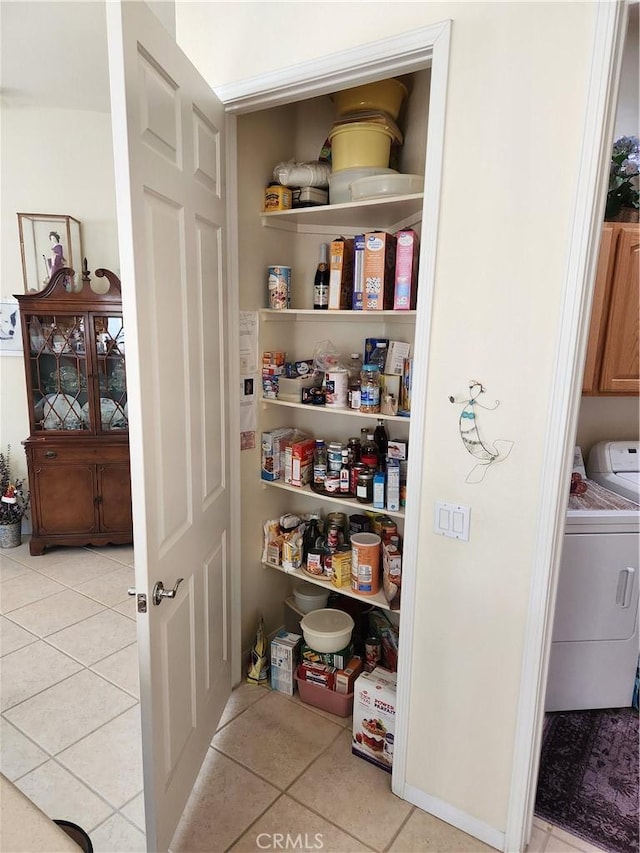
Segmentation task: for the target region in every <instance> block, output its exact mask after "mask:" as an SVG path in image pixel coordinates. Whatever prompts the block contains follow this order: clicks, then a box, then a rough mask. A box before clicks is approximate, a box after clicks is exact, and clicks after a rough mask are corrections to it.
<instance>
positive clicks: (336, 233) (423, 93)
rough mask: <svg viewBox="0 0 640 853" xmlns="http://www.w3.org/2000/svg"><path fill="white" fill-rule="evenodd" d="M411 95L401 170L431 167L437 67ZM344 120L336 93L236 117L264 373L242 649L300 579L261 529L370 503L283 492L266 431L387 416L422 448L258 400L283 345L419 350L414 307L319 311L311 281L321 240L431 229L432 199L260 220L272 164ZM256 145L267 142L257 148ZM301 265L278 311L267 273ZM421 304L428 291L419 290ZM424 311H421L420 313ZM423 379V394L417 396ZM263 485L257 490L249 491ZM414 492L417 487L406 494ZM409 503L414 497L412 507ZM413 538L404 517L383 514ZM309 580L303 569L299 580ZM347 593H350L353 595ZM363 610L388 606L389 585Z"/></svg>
mask: <svg viewBox="0 0 640 853" xmlns="http://www.w3.org/2000/svg"><path fill="white" fill-rule="evenodd" d="M399 79H401V80H402V82H403V83H404V84H405V85H406V86H407V89H408V92H409V94H408V98H407V101H406V103H405V105H404V107H403V109H402V112H401V115H400V118H399V121H398V124H399V126H400V127H401V130H402V131H403V133H404V144H403V146H402V147H401V148H400V150H399V156H398V165H397V168H398V171H399V172H401V173H405V174H420V175H423V174H424V172H425V148H426V136H427V127H428V114H429V87H430V71H429V70H428V69H424V70H421V71H417V72H414V73H412V74H408V75H403V76H400V78H399ZM335 120H336V108H335V104H334V102H333V100H332V98H331V95H330V94H327V95H322V96H320V97H315V98H312V99H308V100H301V101H298V102H295V103H292V104H287V105H283V106H279V107H275V108H272V109H268V110H260V111H256V112H252V113H249V114H246V115H241V116H239V117H238V119H237V152H238V154H237V156H238V222H239V235H238V238H239V246H240V252H239V282H240V295H239V299H240V305H239V307H240V311H241V312H242V311H247V312H256V313H257V320H258V362H259V364H258V372H257V376H256V377H255V379H256V385H257V388H258V390H257V397H258V402H257V407H256V408H257V412H256V415H257V417H256V448H255V449H252V450H244V451H243V452H242V484H243V486H242V490H241V497H242V537H241V538H242V549H243V552H242V565H243V638H242V639H243V648H247V642H248V641H249V640H250V638H251V636H252V631H254V630H255V620H256V615H257V613H256V611H257V609H259V610H260V611H261V612H264V613H265V618H266V621H267V625H268V626H269V628H271V629H273V628H274V627H276V626H277V625H278V624H281V622H282V602H283V599H284V598H286V597H287V596H288V595H289V594H290V593H291V579H290V578H288V577H287V576H286V575H285V576H284V577H283V576H282V573H281V572H280V571H278V569H276V568H272V567H266V566H264V565H262V563H261V560H260V556H261V552H262V536H263V529H262V525H263V524H264V522H265V521H266V520H267V519H273V518H277V517H278V516H279V515H281V514H283V513H285V512H296V513H306V512H309V511H315V510H319V511H321V512H322V514H323V516H324V517H326V515H327V513H329V512H331V511H334V510H338V511H342V512H346V513H347V514H350V513H359V512H361V511H365V510H371V509H372V506H371V505H365V504H360V503H357V502H356V501H355V500H353V499H343V500H340V499H339V498H337V497H335V498H334V497H325V496H319V495H317V494H314V493H313V492H311V490H310V489H309V488H303V489H300V488H296V487H293V486H286V485H285V484H284V480H282V479H281V480H279V481H275V482H273V483H267V482H265V481H261V480H260V438H261V434H262V432H264V431H270V430H273V429H277V428H279V427H285V426H294V427H296V428H298V429H300V430H302V431H304V432H306V433H307V434H309V435H310V436H312V437H315V438H324V439H325V440H326V442H327V443H328V442H329V441H333V440H339V441H341V442H343V443H344V444H345V445H346V442H347V440H348V439H349V438H350V437H351V436H359V435H360V430H361V429H362V428H363V427H370V428H371V430H372V431H373V428H374V427H375V424H376V420H377V419H378V417H382V418H384V423H385V426H386V428H387V431H388V433H389V436H390V438H392V439H393V438H396V439H401V440H403V441H408V444H409V468H411V463H412V461H417V460H412V458H411V446H412V443H413V444H414V446H415V447H416V448H418V447H420V446H421V442H420V441H419V440H418V439H417V438H415V433H414V434H413V438H412V432H413V430H414V428H413V427H412V424H411V419H410V418H408V417H402V416H388V415H387V416H385V415H380V416H379V415H368V416H367V415H364V414H361V413H358V412H355V411H352V410H349V409H346V410H345V409H335V408H330V407H323V406H309V405H301V404H295V403H290V402H282V401H279V400H275V401H274V400H264V401H263V400H261V399H260V398H261V377H260V366H261V361H262V353H263V352H264V351H273V350H284V351H285V352H286V358H287V361H298V360H302V359H310V358H312V356H313V352H314V348H315V347H316V346H317V345H318V344H321V343H322V342H327V341H328V342H330V343H331V344H332V345H333V346H334V347H335V349H336V350H337V351H338V352H339V353H341V354H342V355H343V356H344V357H345V359H348V356H349V354H350V353H353V352H359V353H360V354H361V355H362V353H363V350H364V342H365V338H369V337H378V338H389V339H391V340H395V341H403V342H406V343H408V344H410V345H411V356H413V355H414V343H415V328H416V319H417V318H416V315H417V312H416V311H383V312H375V311H356V312H354V311H332V310H329V311H322V312H321V311H313V281H314V274H315V269H316V265H317V259H318V250H319V245H320V244H321V243H328V242H331V240H333V239H335V238H336V237H340V236H345V237H350V236H353V235H354V234H358V233H363V232H365V231H374V230H381V231H387V232H390V233H395V232H396V231H398V230H399V229H401V228H413V229H414V230H415V231H416V232H417V233H418V234H421V230H422V206H423V193H422V192H420V193H415V194H410V195H407V196H402V197H396V198H391V197H386V198H383V199H372V200H371V201H360V202H355V203H348V204H339V205H335V204H329V205H328V206H326V207H309V208H301V209H299V210H288V211H283V212H280V213H268V214H262V208H263V197H264V188H265V186H266V184H267V183H268V181H269V180H271V174H272V171H273V168H274V166H275V165H276V164H277V163H279V162H281V161H284V160H296V161H298V162H303V161H313V160H317V159H318V155H319V153H320V150H321V148H322V146H323V144H324V142H325V140H326V138H327V136H328V135H329V132H330V130H331V128H332V124H333V122H334V121H335ZM256 140H259V141H260V144H259V145H256ZM278 264H279V265H286V266H290V267H291V268H292V284H291V309H289V310H283V311H272V310H268V309H266V308H265V307H264V306H266V305H267V304H268V302H267V268H268V267H269V266H271V265H278ZM418 299H419V304H420V291H419V296H418ZM419 310H420V309H419ZM421 384H422V383H421V379H420V377H419V378H418V379H417V380H416V385H415V387H416V392H417V394H418V395H420V386H421ZM252 483H253V484H255V487H252V486H251V485H250V484H252ZM409 494H410V492H409ZM410 500H411V498H410V497H409V498H408V501H410ZM385 514H387V515H390V516H392V517H393V519H394V521H395V522H396V523H397V525H398V530H399V533H400V536H401V537H402V538H404V536H405V510H404V508H403V507H401V508H400V511H397V512H388V511H385ZM297 574H298V576H301V572H298V573H297ZM340 592H341V593H343V594H347V595H351V592H350V590H349V589H347V590H346V592H345V591H344V589H341V590H340ZM357 597H358V598H359V599H360V600H361V601H363V602H365V603H375V604H376V605H381V606H382V607H383V608H384V609H387V608H388V605H387V603H386V599H385V597H384V594H383V592H382V590H380V592H379V594H378V595H376V596H375V597H373V600H372V599H368V598H366V597H364V596H357Z"/></svg>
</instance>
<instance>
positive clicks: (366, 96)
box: [331, 77, 407, 119]
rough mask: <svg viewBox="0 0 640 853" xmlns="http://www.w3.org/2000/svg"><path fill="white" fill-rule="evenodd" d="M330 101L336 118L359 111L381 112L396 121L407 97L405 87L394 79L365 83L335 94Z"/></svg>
mask: <svg viewBox="0 0 640 853" xmlns="http://www.w3.org/2000/svg"><path fill="white" fill-rule="evenodd" d="M331 97H332V99H333V101H334V103H335V105H336V113H337V115H338V117H341V116H344V115H347V114H348V113H353V112H358V111H360V110H383V112H385V113H387V115H390V116H391V118H392V119H397V118H398V114H399V112H400V107H401V106H402V102H403V101H404V99H405V98H406V97H407V87H406V86H405V85H404V84H403V83H401V82H400V81H399V80H396V79H395V78H393V77H392V78H390V79H389V80H378V81H377V82H375V83H365V84H364V85H362V86H355V87H354V88H352V89H343V90H342V92H335V93H334V94H333V95H332V96H331Z"/></svg>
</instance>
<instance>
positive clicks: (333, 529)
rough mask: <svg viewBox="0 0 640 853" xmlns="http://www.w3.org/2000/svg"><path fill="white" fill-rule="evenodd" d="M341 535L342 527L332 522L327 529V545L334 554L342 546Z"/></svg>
mask: <svg viewBox="0 0 640 853" xmlns="http://www.w3.org/2000/svg"><path fill="white" fill-rule="evenodd" d="M340 533H341V528H340V525H338V524H336V523H335V522H332V523H331V524H330V525H329V527H328V528H327V545H328V547H329V549H330V550H331V551H332V552H333V551H334V550H335V549H336V548H337V547H338V545H339V544H340Z"/></svg>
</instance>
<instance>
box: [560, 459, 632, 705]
mask: <svg viewBox="0 0 640 853" xmlns="http://www.w3.org/2000/svg"><path fill="white" fill-rule="evenodd" d="M639 457H640V443H639V442H601V443H600V444H598V445H595V446H594V447H593V448H592V451H591V453H590V455H589V461H588V465H587V471H588V474H589V479H587V481H586V482H587V485H588V488H587V491H586V492H585V494H583V495H571V496H570V499H569V509H568V511H567V523H566V528H565V537H564V544H563V551H562V562H561V565H560V577H559V580H558V593H557V600H556V611H555V618H554V625H553V636H552V644H551V657H550V661H549V678H548V682H547V694H546V702H545V710H547V711H575V710H584V709H589V708H623V707H628V706H629V705H631V697H632V693H633V684H634V678H635V672H636V666H637V662H638V563H639V550H640V506H638V502H639V500H638V487H637V483H638V480H637V477H638V471H639V469H640V466H639V464H638V460H639ZM622 460H625V462H624V465H623V464H621V462H622ZM601 469H607V470H601ZM574 470H578V469H574ZM599 478H601V479H599ZM634 482H635V484H636V487H635V491H633V489H632V491H631V492H629V484H631V486H632V487H633V483H634ZM620 484H622V488H619V487H620ZM628 494H632V495H634V496H635V501H634V500H630V499H629V498H628V497H627V495H628Z"/></svg>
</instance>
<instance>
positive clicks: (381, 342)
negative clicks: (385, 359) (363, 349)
mask: <svg viewBox="0 0 640 853" xmlns="http://www.w3.org/2000/svg"><path fill="white" fill-rule="evenodd" d="M386 348H387V345H386V343H385V342H384V341H379V342H378V343H377V344H376V349H386Z"/></svg>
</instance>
